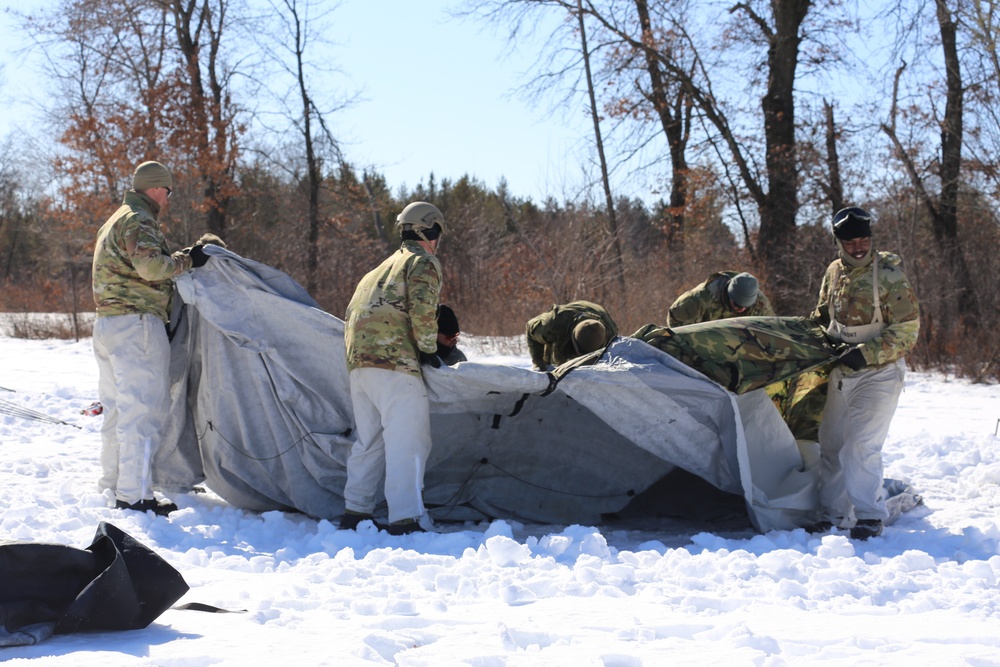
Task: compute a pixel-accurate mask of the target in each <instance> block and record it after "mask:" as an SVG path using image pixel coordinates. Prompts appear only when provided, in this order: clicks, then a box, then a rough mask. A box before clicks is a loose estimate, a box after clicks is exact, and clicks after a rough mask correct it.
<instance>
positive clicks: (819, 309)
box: [809, 269, 830, 328]
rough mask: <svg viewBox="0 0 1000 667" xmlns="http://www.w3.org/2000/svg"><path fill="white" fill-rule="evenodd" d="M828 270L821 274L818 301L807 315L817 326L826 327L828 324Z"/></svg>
mask: <svg viewBox="0 0 1000 667" xmlns="http://www.w3.org/2000/svg"><path fill="white" fill-rule="evenodd" d="M829 302H830V270H829V269H827V271H826V273H825V274H823V282H822V283H821V284H820V286H819V301H817V302H816V308H815V309H814V310H813V312H812V313H811V314H810V315H809V319H810V320H813V321H814V322H815V323H816V325H817V326H820V327H823V328H826V327H828V326H829V325H830V310H829Z"/></svg>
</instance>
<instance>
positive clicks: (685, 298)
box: [667, 271, 774, 329]
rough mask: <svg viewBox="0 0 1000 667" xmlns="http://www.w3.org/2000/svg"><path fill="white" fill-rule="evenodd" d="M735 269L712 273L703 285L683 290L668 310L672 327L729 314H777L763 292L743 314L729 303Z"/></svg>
mask: <svg viewBox="0 0 1000 667" xmlns="http://www.w3.org/2000/svg"><path fill="white" fill-rule="evenodd" d="M736 275H737V272H736V271H720V272H718V273H713V274H712V275H710V276H709V277H708V280H706V281H705V282H703V283H702V284H700V285H698V286H697V287H694V288H692V289H689V290H688V291H687V292H684V293H683V294H681V295H680V296H679V297H677V300H676V301H674V303H673V305H671V306H670V310H669V311H668V312H667V326H668V327H670V328H671V329H676V328H677V327H682V326H686V325H688V324H699V323H701V322H711V321H714V320H724V319H727V318H730V317H769V316H772V315H774V309H773V308H772V307H771V302H770V301H768V299H767V296H766V295H765V294H764V292H758V293H757V301H756V303H754V305H752V306H750V308H748V309H747V310H745V311H744V312H742V313H737V312H736V311H734V310H733V308H732V306H731V305H730V304H729V295H728V293H727V288H728V287H729V281H730V280H732V279H733V278H734V277H735V276H736Z"/></svg>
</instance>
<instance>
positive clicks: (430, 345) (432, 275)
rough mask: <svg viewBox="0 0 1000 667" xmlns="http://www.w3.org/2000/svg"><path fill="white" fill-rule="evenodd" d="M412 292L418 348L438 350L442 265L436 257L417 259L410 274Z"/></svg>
mask: <svg viewBox="0 0 1000 667" xmlns="http://www.w3.org/2000/svg"><path fill="white" fill-rule="evenodd" d="M407 281H408V283H409V284H408V286H407V287H408V291H409V295H410V304H409V314H410V327H411V328H412V330H413V337H414V339H415V340H416V342H417V347H419V348H420V350H421V351H423V352H426V353H428V354H436V353H437V331H438V325H437V307H438V302H439V301H440V299H441V267H440V264H439V263H438V262H437V260H436V259H433V258H427V259H420V260H417V261H416V262H414V264H413V267H412V268H411V270H410V272H409V275H408V276H407Z"/></svg>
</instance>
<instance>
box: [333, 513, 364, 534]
mask: <svg viewBox="0 0 1000 667" xmlns="http://www.w3.org/2000/svg"><path fill="white" fill-rule="evenodd" d="M371 520H372V515H371V514H365V513H364V512H354V511H352V510H347V511H346V512H344V516H342V517H340V523H339V524H338V525H337V529H338V530H357V529H358V524H359V523H361V522H362V521H371Z"/></svg>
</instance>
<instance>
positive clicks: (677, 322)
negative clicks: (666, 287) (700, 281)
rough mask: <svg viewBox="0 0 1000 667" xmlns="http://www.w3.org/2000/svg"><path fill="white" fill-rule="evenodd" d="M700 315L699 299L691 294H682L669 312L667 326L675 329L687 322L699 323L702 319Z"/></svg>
mask: <svg viewBox="0 0 1000 667" xmlns="http://www.w3.org/2000/svg"><path fill="white" fill-rule="evenodd" d="M700 315H701V307H700V304H699V303H698V299H696V298H694V297H693V296H691V295H689V294H682V295H681V296H680V298H678V299H677V300H676V301H674V304H673V305H672V306H670V310H669V311H668V312H667V326H668V327H670V328H671V329H674V328H676V327H682V326H685V325H687V324H697V323H698V322H700V321H701V318H700Z"/></svg>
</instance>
